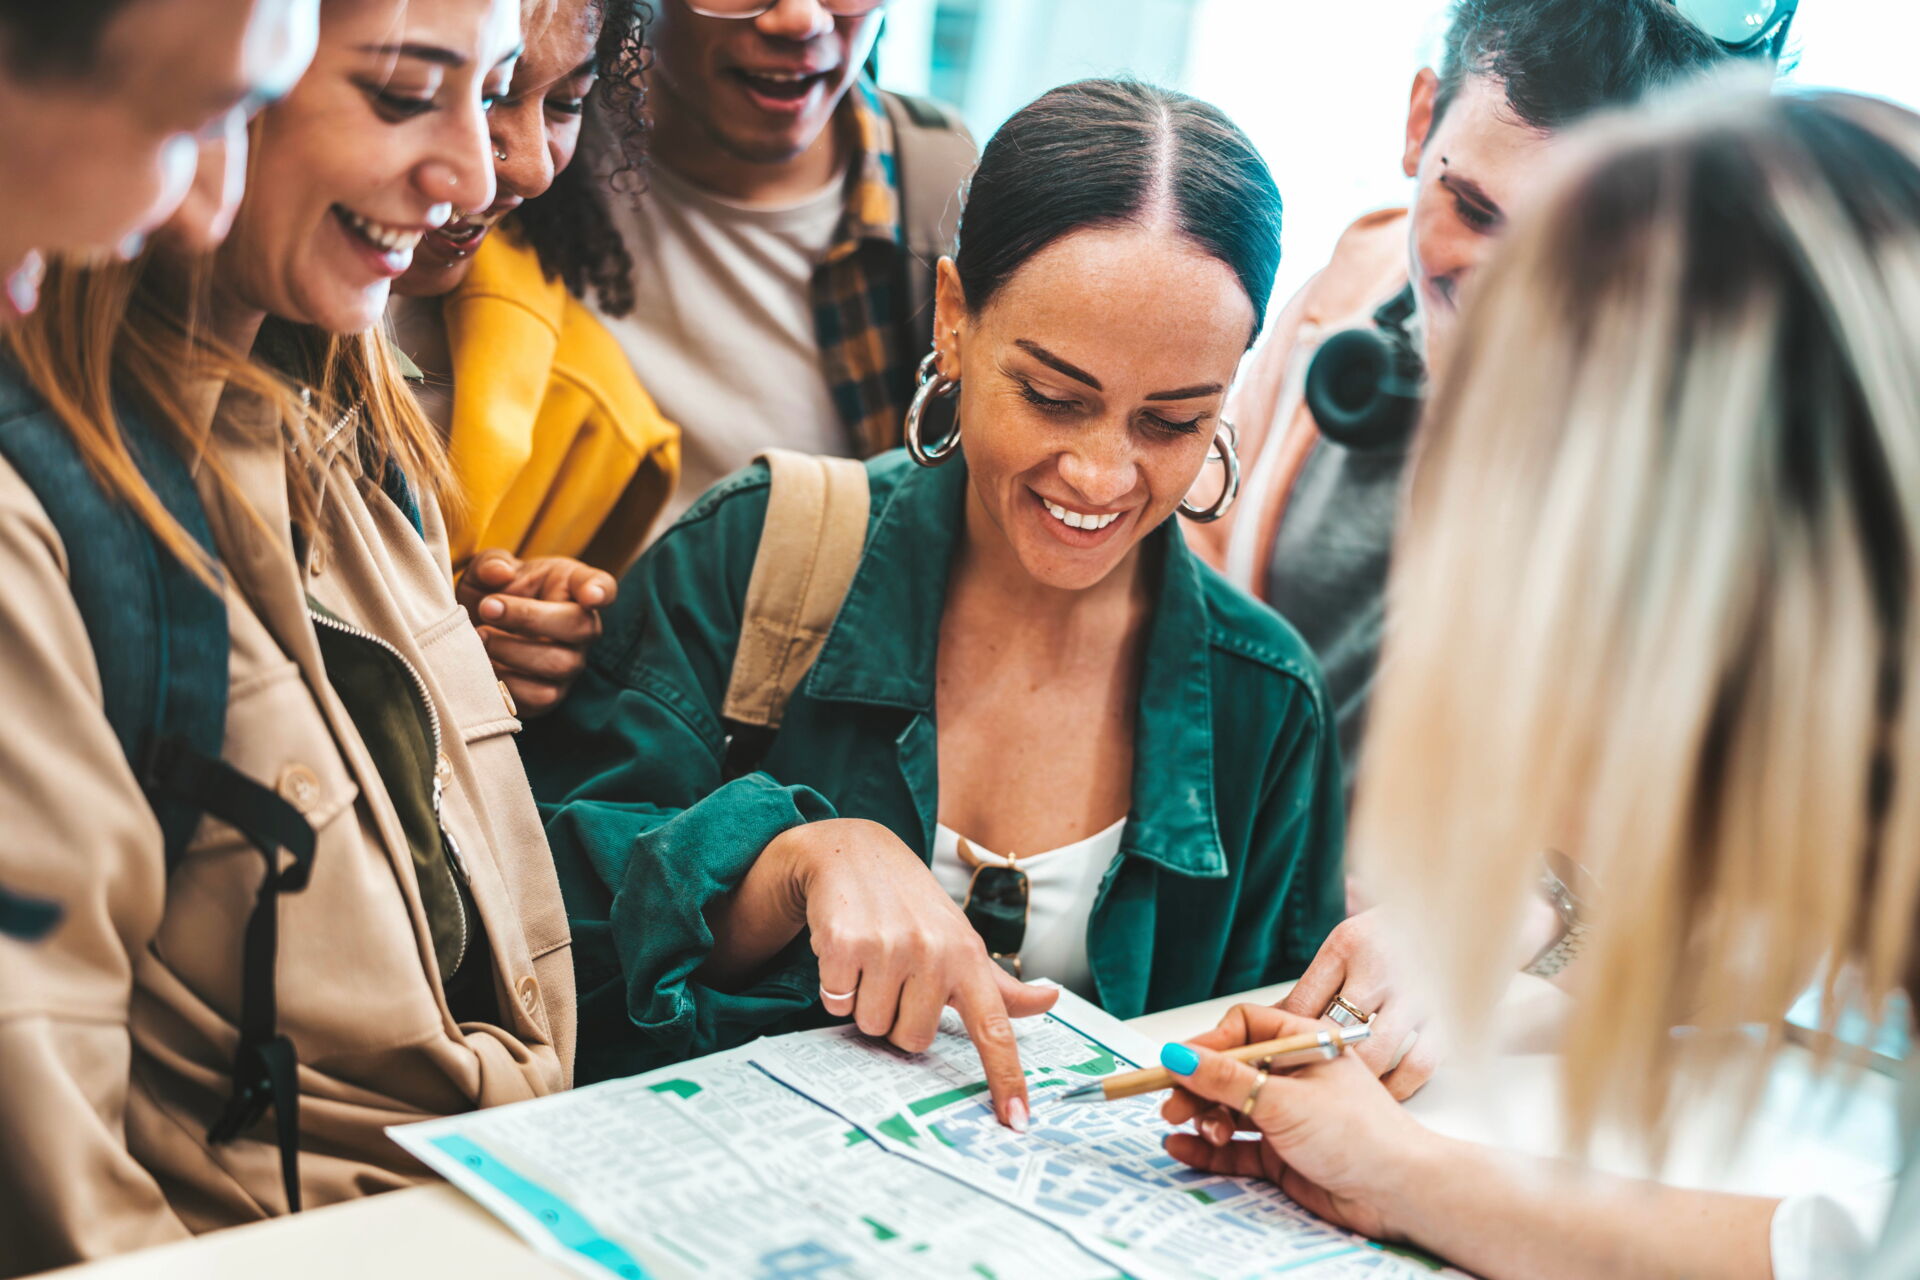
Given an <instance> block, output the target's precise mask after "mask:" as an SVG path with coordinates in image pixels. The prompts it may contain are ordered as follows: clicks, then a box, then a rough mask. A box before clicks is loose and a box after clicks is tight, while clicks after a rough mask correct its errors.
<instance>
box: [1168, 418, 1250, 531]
mask: <svg viewBox="0 0 1920 1280" xmlns="http://www.w3.org/2000/svg"><path fill="white" fill-rule="evenodd" d="M1239 443H1240V433H1239V432H1238V431H1236V430H1234V427H1233V424H1232V423H1231V422H1228V421H1226V420H1224V419H1222V420H1221V423H1220V427H1219V429H1218V430H1216V431H1215V432H1214V433H1213V448H1212V449H1211V450H1209V451H1208V453H1207V461H1208V462H1220V463H1222V464H1224V465H1225V467H1226V471H1227V487H1226V488H1224V489H1222V490H1221V491H1220V496H1219V497H1217V498H1215V499H1214V500H1213V505H1212V506H1210V507H1196V506H1194V505H1193V504H1191V503H1189V502H1186V501H1182V502H1181V503H1180V514H1181V515H1183V516H1185V517H1186V518H1187V519H1189V520H1191V521H1193V522H1194V523H1195V524H1212V523H1213V522H1214V521H1215V520H1218V519H1219V518H1220V517H1221V516H1224V515H1225V514H1227V512H1229V511H1231V510H1233V500H1234V499H1235V498H1238V497H1239V496H1240V451H1239V450H1238V449H1237V448H1235V446H1236V445H1238V444H1239Z"/></svg>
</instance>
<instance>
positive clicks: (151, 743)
mask: <svg viewBox="0 0 1920 1280" xmlns="http://www.w3.org/2000/svg"><path fill="white" fill-rule="evenodd" d="M119 427H120V430H121V432H122V435H123V438H124V439H125V440H126V442H127V447H128V450H129V451H130V452H131V453H132V455H133V458H134V461H135V462H136V463H137V464H138V465H139V467H140V471H141V474H142V475H143V476H144V477H145V479H146V481H147V484H148V486H149V487H150V488H151V489H152V490H153V492H154V495H155V496H156V497H158V498H159V499H160V501H161V503H162V504H164V505H165V506H166V508H167V510H168V512H169V513H171V514H172V516H173V517H174V519H175V520H176V521H178V522H179V524H180V525H181V527H182V528H184V529H185V530H186V531H187V533H188V534H189V535H190V536H191V537H192V538H193V539H194V540H195V541H196V542H197V543H198V544H199V545H200V546H201V547H202V548H204V549H205V550H206V551H207V553H208V559H209V563H210V564H211V565H213V567H214V568H215V571H216V572H217V571H218V565H217V561H216V560H215V559H214V556H215V546H214V541H213V531H212V528H211V526H210V525H209V524H208V522H207V517H206V510H205V508H204V507H203V506H202V505H201V502H200V494H199V490H198V488H196V487H195V485H194V480H193V474H192V472H191V471H190V470H189V469H188V467H187V464H186V461H185V460H184V459H183V458H181V457H180V455H179V453H178V451H176V450H175V449H174V448H172V447H171V446H170V445H169V444H168V443H167V442H166V441H165V440H164V439H162V438H161V437H160V436H159V435H158V434H156V433H155V432H154V431H153V430H152V429H151V428H150V427H148V426H147V425H146V424H145V422H144V420H143V419H142V417H141V415H140V414H138V413H137V412H134V411H132V410H131V409H130V408H128V407H125V406H123V407H122V409H121V412H120V422H119ZM0 456H4V457H5V458H6V459H7V461H8V463H9V464H10V465H12V467H13V468H14V470H15V471H16V472H18V473H19V475H20V477H21V478H22V479H23V480H25V481H26V483H27V486H28V487H29V488H30V489H32V490H33V491H34V495H35V496H36V497H37V498H38V499H39V500H40V505H41V507H42V508H43V509H44V510H45V511H46V513H47V518H48V519H49V520H51V521H52V522H53V526H54V528H55V530H56V531H57V532H58V533H59V535H60V539H61V542H62V543H63V544H64V546H65V549H66V553H67V565H68V586H69V589H70V590H71V591H72V593H73V599H74V604H75V605H76V606H77V607H78V609H79V611H80V616H81V619H82V621H83V622H85V624H86V628H87V637H88V639H89V641H90V642H91V643H92V645H93V651H94V658H95V661H96V662H97V664H98V666H99V672H100V687H101V691H102V702H103V707H104V710H105V713H106V717H107V721H108V723H109V724H110V725H111V726H112V727H113V732H114V735H115V736H116V737H117V738H118V739H119V741H120V746H121V749H122V750H123V751H124V752H125V753H126V756H127V762H128V764H129V765H130V766H131V767H132V769H133V774H134V777H135V778H136V779H138V780H139V783H140V786H141V789H142V790H143V791H144V792H145V794H146V798H147V803H148V804H149V805H151V806H152V808H153V812H154V816H155V818H156V819H158V821H159V824H160V829H161V833H162V837H163V841H164V844H165V851H166V852H165V858H166V868H167V872H168V874H169V875H171V874H172V872H173V870H174V868H175V867H176V866H178V865H179V862H180V859H181V858H182V856H183V855H184V854H185V851H186V848H187V844H188V842H189V841H190V840H191V839H192V838H193V833H194V831H195V830H196V829H197V828H198V826H199V825H200V820H201V818H202V817H203V816H207V815H211V816H213V817H215V818H217V819H219V820H221V821H224V822H227V823H228V824H230V825H232V826H233V827H235V828H236V829H238V830H239V831H240V833H241V834H242V835H243V836H245V837H246V838H247V840H248V841H249V842H251V843H252V844H253V845H254V846H255V847H256V848H258V849H259V850H260V851H261V854H262V856H263V857H265V858H266V860H267V864H268V865H267V872H266V875H265V878H264V879H263V882H262V884H261V888H260V892H259V896H258V898H257V899H256V901H255V905H254V911H253V915H252V916H251V917H250V918H249V920H248V922H247V930H246V936H245V939H244V942H243V954H242V964H243V966H244V967H243V970H242V974H241V992H242V994H241V1013H240V1022H241V1027H240V1047H239V1051H238V1053H237V1055H236V1059H235V1068H234V1096H233V1101H232V1102H231V1103H230V1104H229V1105H228V1108H227V1112H226V1114H225V1115H223V1116H222V1117H221V1120H220V1122H219V1123H218V1124H216V1125H215V1126H214V1129H213V1131H212V1132H211V1133H210V1134H209V1135H208V1138H209V1140H210V1141H213V1142H223V1141H227V1140H230V1139H231V1138H232V1137H233V1136H234V1135H235V1134H237V1133H238V1132H239V1131H240V1129H242V1128H245V1127H246V1125H247V1124H250V1123H252V1121H253V1120H255V1119H257V1118H258V1117H259V1114H260V1111H261V1108H262V1107H264V1106H265V1105H266V1104H267V1103H268V1102H271V1103H272V1105H273V1106H274V1108H275V1111H276V1118H277V1120H278V1122H279V1143H280V1159H281V1172H282V1175H283V1177H284V1179H285V1181H286V1184H287V1206H288V1208H289V1209H290V1210H295V1209H298V1208H299V1204H300V1196H299V1190H300V1188H299V1180H298V1165H297V1160H298V1134H299V1129H298V1111H297V1108H298V1105H299V1103H298V1090H297V1089H296V1088H295V1087H294V1086H295V1083H296V1081H295V1064H294V1061H293V1050H292V1044H291V1042H289V1041H288V1040H287V1039H286V1037H284V1036H280V1035H277V1034H276V1032H275V1022H276V1007H275V1006H276V1002H275V998H274V958H275V947H274V944H275V942H276V940H277V936H278V922H279V912H278V902H279V895H280V894H281V893H283V892H284V893H297V892H299V891H300V890H301V889H303V888H305V887H306V883H307V878H308V876H309V874H310V873H311V869H312V861H313V848H314V837H313V829H312V827H311V826H309V825H308V823H307V821H306V819H305V818H304V817H302V816H301V814H300V812H299V811H298V810H297V809H294V808H293V807H292V806H291V805H289V804H287V802H286V801H284V800H282V799H281V798H280V797H279V796H278V795H276V794H275V793H274V792H272V791H271V790H268V789H267V788H266V787H263V786H261V785H260V784H259V783H257V782H255V781H253V780H252V779H251V778H248V777H246V776H245V775H243V774H241V773H240V772H239V771H237V770H235V769H234V768H233V767H232V766H231V765H228V764H227V763H226V762H225V761H223V760H222V759H221V758H220V756H221V747H222V745H223V743H224V741H225V738H226V728H227V725H226V720H227V684H228V678H229V673H228V655H229V648H230V640H229V636H228V632H227V605H226V601H225V599H224V598H223V597H222V595H221V594H220V593H219V592H217V591H215V590H212V589H210V588H209V587H208V586H207V584H206V583H205V582H204V581H203V580H202V579H201V578H200V577H199V576H197V575H196V574H195V573H194V571H193V570H192V569H191V568H189V567H188V566H187V565H184V564H182V563H181V562H180V561H179V560H178V559H176V558H175V557H174V556H173V555H172V553H171V552H169V551H168V550H167V549H166V547H165V546H163V545H162V544H161V543H160V542H159V540H158V539H156V538H155V537H154V536H153V534H152V532H151V531H150V530H149V529H148V528H147V527H146V525H145V524H144V523H142V522H141V520H140V518H139V517H138V516H137V515H135V514H134V513H133V512H132V511H131V510H129V509H128V508H127V507H126V506H125V505H124V504H122V503H119V502H116V501H114V500H113V499H112V498H110V497H109V496H108V494H107V493H106V491H105V490H104V489H102V488H101V487H100V484H99V482H98V481H97V480H96V479H95V478H94V476H93V473H92V472H91V471H90V470H89V469H88V468H87V465H86V462H85V460H84V459H83V458H82V456H81V454H80V451H79V449H78V448H77V447H76V446H75V444H74V442H73V437H72V436H71V435H70V434H68V432H67V429H66V427H65V426H64V424H62V423H61V422H60V420H59V419H58V418H57V417H56V416H55V415H54V414H53V413H52V411H51V410H49V409H48V408H47V407H46V405H45V404H44V402H42V401H41V400H40V399H39V397H38V396H37V395H35V394H34V393H33V391H32V390H31V388H29V387H28V386H27V384H26V382H25V380H24V379H23V378H22V377H21V375H20V373H19V371H18V370H17V369H16V368H14V367H13V366H11V365H9V364H4V363H0ZM402 483H403V485H404V481H403V482H402ZM409 500H410V499H409ZM403 509H404V508H403ZM415 510H416V511H417V508H416V509H415ZM282 850H285V851H286V852H288V853H291V854H292V855H293V864H292V865H291V866H289V867H287V868H284V869H283V868H281V866H280V865H279V864H280V851H282ZM242 1115H244V1116H245V1117H246V1119H245V1120H244V1122H242V1123H237V1124H236V1123H234V1121H235V1119H236V1117H239V1116H242Z"/></svg>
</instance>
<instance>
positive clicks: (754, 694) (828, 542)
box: [722, 449, 871, 730]
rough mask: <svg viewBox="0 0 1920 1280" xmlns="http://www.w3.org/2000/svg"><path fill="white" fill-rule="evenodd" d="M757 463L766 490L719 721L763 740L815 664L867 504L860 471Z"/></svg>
mask: <svg viewBox="0 0 1920 1280" xmlns="http://www.w3.org/2000/svg"><path fill="white" fill-rule="evenodd" d="M760 456H761V458H763V459H765V461H766V464H767V469H768V470H769V471H770V472H772V474H773V485H772V488H771V489H770V490H769V491H768V494H767V522H766V525H765V527H764V528H762V529H761V531H760V550H759V551H758V553H756V554H755V556H754V559H753V574H752V576H751V577H750V578H748V579H747V602H746V609H745V614H744V616H743V617H742V619H741V624H740V647H739V648H738V649H737V650H736V651H735V653H734V657H733V675H732V677H731V678H730V679H729V680H728V683H727V701H726V705H725V707H724V708H723V709H722V714H723V715H724V716H725V717H726V718H727V719H728V720H729V721H730V722H732V723H734V724H740V725H753V726H757V727H760V728H764V729H768V730H772V729H778V728H779V727H780V720H781V717H783V716H784V715H785V714H786V710H787V702H788V700H789V699H791V698H792V697H793V691H794V690H795V689H798V688H799V687H800V682H801V681H802V680H804V679H805V678H806V675H807V672H808V671H809V670H811V669H812V667H813V660H814V659H815V658H817V657H819V656H820V649H821V647H822V646H823V645H825V644H826V642H827V635H828V633H829V632H831V631H832V630H833V620H834V618H835V617H837V616H838V615H839V613H840V604H841V602H842V601H843V600H845V599H846V598H847V589H848V588H849V587H851V586H852V585H853V575H854V571H855V570H856V569H858V568H859V567H860V553H861V552H862V551H864V550H865V549H866V544H867V512H868V509H869V507H870V505H871V504H870V496H869V494H868V491H867V469H866V467H864V466H863V465H861V464H860V463H859V462H857V461H855V460H854V459H852V458H821V457H815V456H813V455H812V454H805V453H795V452H793V451H792V450H788V449H769V450H767V451H766V452H765V453H763V454H761V455H760Z"/></svg>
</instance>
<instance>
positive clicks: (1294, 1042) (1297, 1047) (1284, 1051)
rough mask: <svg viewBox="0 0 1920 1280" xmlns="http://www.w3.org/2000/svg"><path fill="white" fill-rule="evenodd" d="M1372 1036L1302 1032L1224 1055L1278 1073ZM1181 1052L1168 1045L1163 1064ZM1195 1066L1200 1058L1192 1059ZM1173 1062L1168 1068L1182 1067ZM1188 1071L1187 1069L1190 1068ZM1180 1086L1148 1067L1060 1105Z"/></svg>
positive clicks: (1066, 1097)
mask: <svg viewBox="0 0 1920 1280" xmlns="http://www.w3.org/2000/svg"><path fill="white" fill-rule="evenodd" d="M1370 1034H1372V1033H1371V1031H1370V1029H1369V1028H1368V1027H1366V1026H1358V1027H1329V1028H1324V1029H1321V1030H1316V1031H1302V1032H1298V1033H1296V1034H1294V1035H1290V1036H1281V1037H1280V1038H1279V1039H1277V1040H1262V1041H1258V1042H1256V1043H1254V1044H1245V1045H1241V1046H1239V1047H1238V1048H1234V1049H1228V1050H1226V1051H1225V1053H1226V1056H1227V1057H1229V1058H1232V1059H1233V1060H1234V1061H1235V1062H1245V1063H1249V1064H1251V1065H1252V1066H1253V1067H1254V1069H1255V1070H1256V1071H1260V1072H1270V1071H1280V1070H1283V1069H1285V1068H1287V1067H1304V1066H1306V1065H1307V1064H1308V1063H1312V1062H1324V1061H1326V1060H1327V1059H1328V1058H1337V1057H1339V1056H1340V1053H1341V1051H1342V1050H1343V1049H1345V1048H1346V1047H1347V1046H1348V1045H1353V1044H1358V1043H1360V1042H1361V1041H1362V1040H1365V1039H1366V1038H1367V1037H1368V1036H1369V1035H1370ZM1175 1051H1184V1052H1185V1053H1187V1054H1192V1052H1193V1051H1192V1050H1190V1049H1187V1047H1186V1046H1185V1045H1169V1046H1167V1049H1166V1051H1164V1052H1163V1053H1162V1055H1161V1058H1162V1061H1165V1060H1166V1058H1167V1055H1168V1054H1169V1053H1172V1054H1174V1056H1175V1057H1176V1059H1177V1058H1178V1053H1176V1052H1175ZM1193 1061H1194V1063H1195V1064H1198V1062H1199V1059H1198V1058H1197V1057H1195V1058H1194V1059H1193ZM1182 1064H1183V1063H1178V1062H1177V1063H1175V1064H1170V1065H1182ZM1189 1069H1190V1068H1189ZM1178 1083H1179V1077H1178V1076H1176V1075H1174V1074H1173V1072H1171V1071H1169V1070H1167V1068H1166V1067H1165V1066H1160V1067H1148V1068H1146V1069H1145V1070H1142V1071H1123V1072H1120V1073H1119V1074H1118V1075H1111V1076H1108V1077H1106V1078H1105V1079H1104V1080H1096V1081H1095V1082H1094V1083H1092V1084H1089V1085H1083V1086H1082V1087H1080V1088H1078V1089H1075V1090H1073V1091H1072V1092H1070V1093H1066V1094H1062V1095H1061V1097H1060V1101H1062V1102H1117V1101H1119V1100H1120V1099H1121V1098H1133V1097H1137V1096H1139V1095H1140V1094H1143V1093H1153V1092H1155V1091H1157V1090H1160V1089H1171V1088H1173V1087H1174V1085H1176V1084H1178Z"/></svg>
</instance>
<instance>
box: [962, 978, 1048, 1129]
mask: <svg viewBox="0 0 1920 1280" xmlns="http://www.w3.org/2000/svg"><path fill="white" fill-rule="evenodd" d="M953 1007H954V1009H955V1010H957V1011H958V1012H959V1014H960V1020H961V1021H962V1022H964V1023H966V1026H967V1036H968V1038H969V1039H971V1040H972V1041H973V1047H974V1049H975V1050H976V1051H978V1053H979V1054H980V1065H981V1067H982V1068H984V1069H985V1070H986V1073H987V1088H988V1090H989V1091H990V1092H991V1093H992V1095H993V1114H994V1115H995V1116H997V1117H998V1118H999V1120H1000V1123H1001V1124H1004V1125H1006V1126H1007V1127H1008V1128H1009V1129H1012V1130H1014V1131H1016V1132H1019V1133H1025V1132H1026V1131H1027V1122H1028V1118H1029V1117H1030V1116H1031V1114H1032V1111H1031V1108H1030V1105H1029V1103H1028V1100H1027V1074H1026V1072H1025V1071H1024V1070H1023V1069H1022V1068H1021V1066H1020V1046H1019V1043H1018V1042H1017V1041H1016V1040H1015V1039H1014V1035H1013V1019H1011V1018H1009V1017H1008V1016H1007V1006H1006V1003H1005V1002H1004V1001H1002V1000H1001V999H1000V992H999V990H998V988H996V987H995V986H994V984H993V983H992V982H991V981H990V980H988V979H987V978H986V977H985V976H984V975H978V976H976V977H975V978H973V979H972V980H970V981H969V982H968V983H967V984H966V985H965V986H963V987H961V989H960V990H959V991H958V992H957V993H956V995H955V999H954V1002H953Z"/></svg>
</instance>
